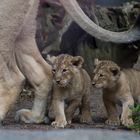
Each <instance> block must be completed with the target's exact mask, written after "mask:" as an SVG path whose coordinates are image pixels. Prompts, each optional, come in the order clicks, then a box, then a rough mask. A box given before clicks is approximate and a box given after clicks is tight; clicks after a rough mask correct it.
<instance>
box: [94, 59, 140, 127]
mask: <svg viewBox="0 0 140 140" xmlns="http://www.w3.org/2000/svg"><path fill="white" fill-rule="evenodd" d="M95 66H96V67H95V70H94V72H93V79H92V84H93V85H94V86H95V87H96V88H102V89H103V101H104V104H105V107H106V109H107V113H108V120H107V121H106V123H107V124H110V125H119V124H120V120H119V117H118V113H117V109H116V104H117V103H121V105H122V114H121V123H122V124H123V125H124V126H128V125H129V124H133V120H132V119H131V118H130V116H131V115H132V112H131V110H130V109H129V105H131V106H133V105H134V101H135V102H139V103H140V72H139V71H137V70H134V69H124V70H120V67H119V66H118V65H117V64H116V63H114V62H112V61H107V60H104V61H99V60H98V59H96V60H95Z"/></svg>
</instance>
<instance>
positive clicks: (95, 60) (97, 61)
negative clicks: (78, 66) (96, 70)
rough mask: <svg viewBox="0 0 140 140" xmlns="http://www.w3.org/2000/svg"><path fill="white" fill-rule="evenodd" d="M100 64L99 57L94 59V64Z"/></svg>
mask: <svg viewBox="0 0 140 140" xmlns="http://www.w3.org/2000/svg"><path fill="white" fill-rule="evenodd" d="M99 64H100V60H99V59H98V58H95V59H94V65H95V66H97V65H99Z"/></svg>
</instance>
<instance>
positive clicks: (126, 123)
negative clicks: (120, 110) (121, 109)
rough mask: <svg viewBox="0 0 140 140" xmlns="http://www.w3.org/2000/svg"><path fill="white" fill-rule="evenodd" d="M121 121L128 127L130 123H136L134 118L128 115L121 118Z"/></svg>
mask: <svg viewBox="0 0 140 140" xmlns="http://www.w3.org/2000/svg"><path fill="white" fill-rule="evenodd" d="M121 123H122V125H124V126H126V127H128V126H129V125H133V124H134V122H133V120H132V119H131V118H128V117H126V118H121Z"/></svg>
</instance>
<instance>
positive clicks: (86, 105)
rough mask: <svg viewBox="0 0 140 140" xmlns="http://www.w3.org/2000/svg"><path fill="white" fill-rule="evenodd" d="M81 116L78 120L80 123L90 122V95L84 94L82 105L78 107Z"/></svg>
mask: <svg viewBox="0 0 140 140" xmlns="http://www.w3.org/2000/svg"><path fill="white" fill-rule="evenodd" d="M80 110H81V111H80V113H81V117H80V122H81V123H92V116H91V111H90V95H89V94H86V95H85V96H84V97H83V99H82V106H81V109H80Z"/></svg>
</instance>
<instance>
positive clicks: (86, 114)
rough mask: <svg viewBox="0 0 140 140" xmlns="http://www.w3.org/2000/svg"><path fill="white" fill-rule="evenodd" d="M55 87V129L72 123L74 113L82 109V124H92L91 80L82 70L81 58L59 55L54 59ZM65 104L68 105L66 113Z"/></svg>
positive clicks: (53, 102) (53, 101) (53, 123)
mask: <svg viewBox="0 0 140 140" xmlns="http://www.w3.org/2000/svg"><path fill="white" fill-rule="evenodd" d="M52 60H53V61H52V64H53V75H54V87H53V100H52V106H53V111H54V114H55V121H54V122H52V125H53V126H54V127H65V126H66V125H67V123H68V124H70V123H71V121H72V117H73V114H74V112H75V111H76V109H77V108H78V107H81V110H80V112H81V117H80V121H81V122H85V123H86V122H88V123H89V122H92V118H91V113H90V103H89V102H90V101H89V99H90V91H91V80H90V77H89V75H88V74H87V72H86V71H85V70H84V69H82V64H83V62H84V60H83V58H82V57H80V56H76V57H73V56H70V55H66V54H65V55H63V54H62V55H59V56H58V57H56V58H55V57H52ZM64 103H67V105H68V106H67V107H66V112H65V111H64V105H65V104H64ZM65 113H66V117H65Z"/></svg>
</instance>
